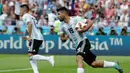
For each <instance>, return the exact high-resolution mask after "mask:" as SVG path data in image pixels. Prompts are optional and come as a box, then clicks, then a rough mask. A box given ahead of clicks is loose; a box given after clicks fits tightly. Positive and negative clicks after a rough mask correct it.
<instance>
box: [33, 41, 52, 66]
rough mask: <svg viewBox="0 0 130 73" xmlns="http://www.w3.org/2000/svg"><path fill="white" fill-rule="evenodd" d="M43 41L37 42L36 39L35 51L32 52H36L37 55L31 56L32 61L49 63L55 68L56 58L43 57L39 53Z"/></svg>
mask: <svg viewBox="0 0 130 73" xmlns="http://www.w3.org/2000/svg"><path fill="white" fill-rule="evenodd" d="M42 42H43V41H42V40H35V39H34V43H33V50H32V52H34V54H35V55H33V56H31V59H33V60H41V61H49V62H50V63H51V64H52V66H54V57H53V56H48V57H47V56H42V55H39V54H38V51H39V47H40V45H41V44H42Z"/></svg>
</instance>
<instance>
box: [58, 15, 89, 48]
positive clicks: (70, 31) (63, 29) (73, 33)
mask: <svg viewBox="0 0 130 73" xmlns="http://www.w3.org/2000/svg"><path fill="white" fill-rule="evenodd" d="M86 21H87V20H86V19H84V18H82V17H79V16H76V17H70V21H69V23H68V24H67V23H65V22H62V24H61V26H60V34H63V33H64V34H66V35H68V36H69V38H70V39H71V40H72V43H73V47H74V48H77V47H78V45H79V43H80V42H81V41H83V40H85V39H86V38H87V37H86V36H85V34H84V33H78V31H77V30H76V29H75V28H76V27H75V26H76V24H77V23H78V22H83V23H85V22H86Z"/></svg>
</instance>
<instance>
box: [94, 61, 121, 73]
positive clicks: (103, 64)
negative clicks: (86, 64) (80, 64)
mask: <svg viewBox="0 0 130 73" xmlns="http://www.w3.org/2000/svg"><path fill="white" fill-rule="evenodd" d="M91 66H92V67H94V68H98V67H102V68H115V69H116V70H118V71H119V73H123V70H122V69H121V68H120V67H119V65H118V63H117V62H110V61H103V60H96V61H94V62H93V63H92V64H91Z"/></svg>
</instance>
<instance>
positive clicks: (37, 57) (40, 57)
mask: <svg viewBox="0 0 130 73" xmlns="http://www.w3.org/2000/svg"><path fill="white" fill-rule="evenodd" d="M31 59H33V60H47V61H48V60H49V59H50V57H46V56H42V55H33V56H32V57H31Z"/></svg>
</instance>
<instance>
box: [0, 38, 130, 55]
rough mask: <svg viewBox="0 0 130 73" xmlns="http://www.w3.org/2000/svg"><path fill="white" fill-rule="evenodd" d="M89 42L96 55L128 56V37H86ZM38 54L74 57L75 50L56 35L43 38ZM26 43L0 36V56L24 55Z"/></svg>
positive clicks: (19, 39)
mask: <svg viewBox="0 0 130 73" xmlns="http://www.w3.org/2000/svg"><path fill="white" fill-rule="evenodd" d="M87 37H88V39H89V40H90V42H91V50H92V51H93V52H94V53H95V54H96V55H121V56H130V43H129V41H130V37H129V36H87ZM44 40H45V41H44V43H43V44H42V45H41V47H40V51H39V53H40V54H56V55H75V48H73V47H72V43H71V42H70V41H69V40H68V41H66V42H64V43H63V42H61V40H60V38H59V36H58V35H46V36H44ZM26 45H27V42H26V41H23V40H22V37H21V35H0V54H26V53H27V51H28V48H27V46H26Z"/></svg>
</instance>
